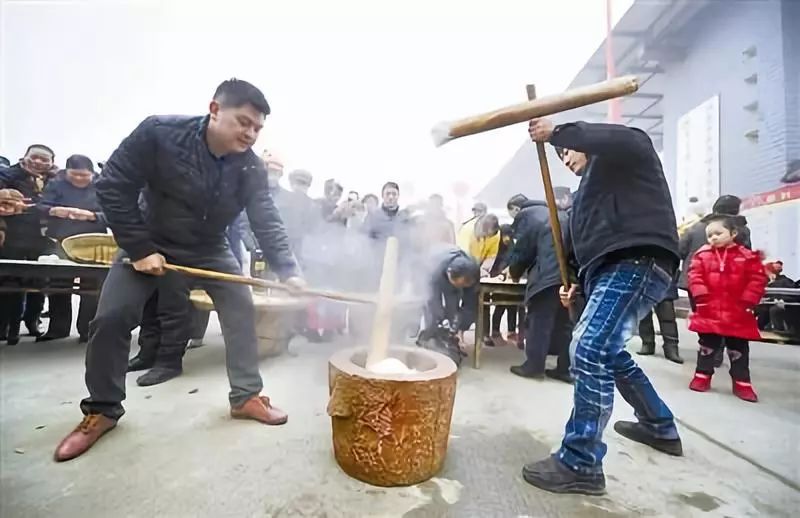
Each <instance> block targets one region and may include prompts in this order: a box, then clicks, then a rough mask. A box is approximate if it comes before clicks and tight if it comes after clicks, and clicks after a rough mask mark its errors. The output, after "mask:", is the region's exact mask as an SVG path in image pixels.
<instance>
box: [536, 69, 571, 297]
mask: <svg viewBox="0 0 800 518" xmlns="http://www.w3.org/2000/svg"><path fill="white" fill-rule="evenodd" d="M527 91H528V100H530V101H532V100H534V99H536V86H534V85H528V86H527ZM536 153H537V154H538V155H539V169H540V170H541V173H542V183H543V184H544V197H545V200H547V211H548V212H549V213H550V230H551V231H552V232H553V245H554V246H555V248H556V258H557V259H558V270H559V272H560V273H561V285H562V286H564V287H565V288H566V289H569V273H568V272H569V270H568V269H567V254H565V253H564V241H563V240H562V239H561V236H562V234H561V221H559V219H558V207H556V196H555V192H554V191H553V180H552V178H551V177H550V165H549V164H548V163H547V151H546V150H545V147H544V142H536Z"/></svg>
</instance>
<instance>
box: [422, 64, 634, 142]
mask: <svg viewBox="0 0 800 518" xmlns="http://www.w3.org/2000/svg"><path fill="white" fill-rule="evenodd" d="M638 89H639V81H638V79H637V78H636V76H624V77H618V78H615V79H610V80H608V81H603V82H601V83H595V84H592V85H588V86H582V87H580V88H574V89H572V90H567V91H566V92H562V93H560V94H556V95H549V96H547V97H541V98H539V99H532V100H529V101H528V102H525V103H520V104H514V105H511V106H506V107H505V108H500V109H499V110H495V111H492V112H488V113H482V114H480V115H474V116H472V117H466V118H464V119H460V120H457V121H452V122H440V123H439V124H437V125H436V126H434V128H433V130H432V134H433V141H434V143H435V144H436V145H437V146H441V145H442V144H445V143H447V142H450V141H451V140H454V139H457V138H461V137H466V136H468V135H475V134H477V133H483V132H484V131H490V130H493V129H497V128H503V127H505V126H510V125H512V124H518V123H520V122H527V121H529V120H531V119H536V118H539V117H545V116H547V115H553V114H554V113H560V112H564V111H567V110H572V109H575V108H580V107H581V106H586V105H589V104H594V103H598V102H601V101H607V100H609V99H614V98H615V97H622V96H624V95H629V94H632V93H634V92H635V91H636V90H638Z"/></svg>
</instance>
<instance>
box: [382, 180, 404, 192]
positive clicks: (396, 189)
mask: <svg viewBox="0 0 800 518" xmlns="http://www.w3.org/2000/svg"><path fill="white" fill-rule="evenodd" d="M389 187H392V188H393V189H394V190H395V191H397V193H398V194H400V186H399V185H397V183H396V182H386V183H385V184H383V187H381V194H383V192H384V191H385V190H386V189H387V188H389Z"/></svg>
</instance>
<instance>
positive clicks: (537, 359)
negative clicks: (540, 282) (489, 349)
mask: <svg viewBox="0 0 800 518" xmlns="http://www.w3.org/2000/svg"><path fill="white" fill-rule="evenodd" d="M558 289H559V286H553V287H550V288H547V289H545V290H543V291H541V292H539V293H537V294H536V295H534V296H532V297H531V298H530V300H529V301H528V307H527V309H528V320H527V326H526V330H525V357H526V359H525V365H524V367H525V369H526V370H528V371H530V372H535V373H537V374H538V373H544V368H545V362H546V360H547V354H548V352H549V351H551V350H552V351H557V354H558V364H557V366H556V370H558V371H559V372H563V373H568V372H569V365H570V360H569V343H570V339H571V337H572V322H571V321H570V319H569V311H568V310H567V308H565V307H564V306H563V305H562V304H561V299H560V298H559V296H558Z"/></svg>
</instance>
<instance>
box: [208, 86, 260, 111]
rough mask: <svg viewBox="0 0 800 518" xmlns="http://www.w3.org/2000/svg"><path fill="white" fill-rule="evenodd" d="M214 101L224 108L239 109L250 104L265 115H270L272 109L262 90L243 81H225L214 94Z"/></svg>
mask: <svg viewBox="0 0 800 518" xmlns="http://www.w3.org/2000/svg"><path fill="white" fill-rule="evenodd" d="M214 100H215V101H217V102H218V103H219V104H220V105H221V106H223V107H226V108H228V107H230V108H239V107H241V106H244V105H245V104H250V105H252V106H253V108H255V109H256V110H258V111H259V112H261V113H263V114H264V115H269V112H270V108H269V103H267V99H266V97H264V94H263V93H261V90H259V89H258V88H256V87H255V86H253V85H251V84H250V83H248V82H247V81H242V80H241V79H236V78H235V77H234V78H232V79H228V80H227V81H223V82H222V83H221V84H220V85H219V86H218V87H217V91H216V92H214Z"/></svg>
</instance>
